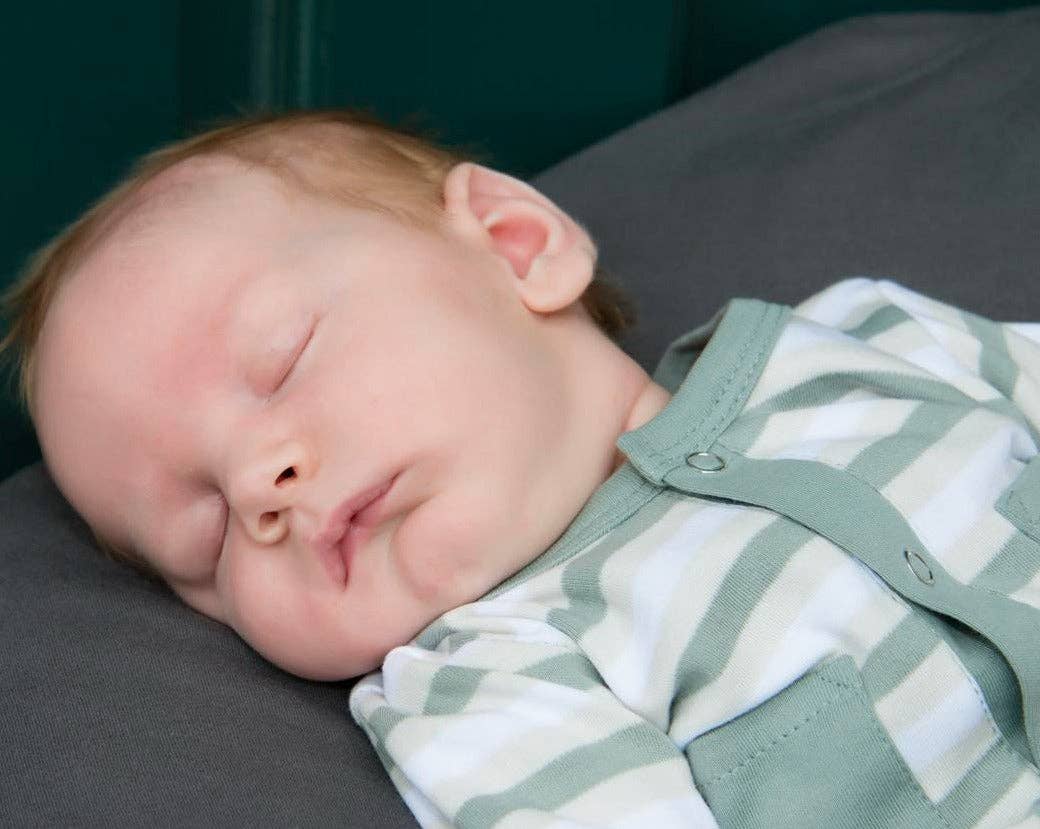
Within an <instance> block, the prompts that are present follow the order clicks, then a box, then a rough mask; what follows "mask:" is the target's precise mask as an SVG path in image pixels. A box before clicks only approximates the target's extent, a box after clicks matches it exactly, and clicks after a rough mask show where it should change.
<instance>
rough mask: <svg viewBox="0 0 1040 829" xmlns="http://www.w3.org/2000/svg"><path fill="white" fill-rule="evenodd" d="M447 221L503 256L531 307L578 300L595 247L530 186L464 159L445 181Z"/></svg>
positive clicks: (550, 306) (589, 276) (555, 307)
mask: <svg viewBox="0 0 1040 829" xmlns="http://www.w3.org/2000/svg"><path fill="white" fill-rule="evenodd" d="M444 206H445V211H446V213H447V214H448V218H449V221H450V222H451V223H452V224H454V225H455V226H456V228H457V229H458V230H460V231H461V232H462V233H463V235H464V236H467V237H468V238H471V239H475V240H477V241H478V242H479V243H481V244H483V245H485V246H487V247H490V248H491V249H493V250H494V252H495V253H497V254H498V255H500V256H502V257H503V258H504V259H506V260H507V261H508V262H509V264H510V266H511V269H512V271H513V273H514V274H515V275H516V277H517V280H518V283H517V288H518V290H519V291H520V293H521V296H522V297H523V299H524V302H525V303H526V304H527V305H528V307H529V308H530V309H531V310H533V311H538V312H541V313H547V312H551V311H554V310H558V309H560V308H563V307H565V306H566V305H568V304H570V303H571V302H574V301H575V300H577V299H578V298H579V297H580V296H581V294H582V292H583V291H584V290H585V288H586V286H587V285H588V283H589V282H590V281H591V280H592V273H593V269H594V268H595V263H596V248H595V245H594V244H593V243H592V240H591V239H590V238H589V236H588V234H587V233H586V232H585V230H584V229H583V228H582V227H580V226H579V225H578V224H577V223H576V222H575V221H574V220H573V219H571V218H570V217H569V216H568V215H567V214H566V213H565V212H564V211H562V210H560V208H558V207H557V206H556V205H555V204H554V203H553V202H552V201H550V200H549V199H548V198H546V197H545V196H543V195H542V194H541V193H539V192H538V191H537V190H536V189H535V188H533V187H531V186H530V185H529V184H526V183H525V182H522V181H520V180H519V179H516V178H514V177H512V176H510V175H507V174H505V173H500V172H498V171H496V170H491V169H489V168H487V167H483V166H481V165H479V164H473V163H471V162H463V163H461V164H458V165H456V166H455V167H453V168H452V169H451V170H450V171H449V172H448V174H447V176H446V177H445V181H444Z"/></svg>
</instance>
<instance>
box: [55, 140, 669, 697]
mask: <svg viewBox="0 0 1040 829" xmlns="http://www.w3.org/2000/svg"><path fill="white" fill-rule="evenodd" d="M444 197H445V205H446V207H447V211H448V217H449V218H448V224H447V232H445V233H443V234H440V235H434V234H424V233H420V232H418V231H415V230H413V229H407V228H405V227H403V226H401V225H399V224H397V223H395V222H393V221H391V220H390V219H388V218H386V217H385V216H381V215H379V214H376V213H373V212H369V211H362V210H353V209H347V208H346V207H343V206H341V205H333V204H331V203H328V202H325V201H320V200H318V199H315V198H312V197H310V196H305V195H303V194H301V193H298V192H291V191H289V190H288V189H287V188H286V187H285V186H284V185H283V184H282V182H281V180H280V179H277V178H276V177H275V176H274V175H273V174H271V173H269V172H267V171H264V170H260V169H253V170H251V171H246V170H244V168H242V167H240V166H239V165H238V164H237V163H235V162H232V161H231V160H228V159H217V158H209V159H198V160H195V161H192V162H188V163H184V164H181V165H179V166H178V167H176V168H174V169H172V170H171V171H168V172H167V173H165V174H163V176H162V177H160V178H159V179H158V180H156V181H155V182H153V184H152V185H151V186H150V187H149V188H148V189H147V190H146V191H145V194H144V196H143V197H142V199H141V200H140V203H139V204H137V205H135V207H134V209H133V210H132V211H131V212H130V213H129V216H130V219H129V220H128V221H127V220H124V221H122V222H121V223H120V224H119V225H117V227H116V229H115V232H114V233H112V234H110V235H109V236H107V237H106V238H105V239H104V240H103V241H102V243H101V245H100V247H99V248H98V249H97V250H96V251H94V252H93V253H92V254H91V255H90V256H89V257H88V258H87V260H86V262H85V263H84V264H83V265H82V266H81V267H80V268H79V269H78V270H77V272H76V273H75V274H74V275H73V276H72V278H71V279H70V281H69V282H68V283H67V284H66V285H65V286H64V287H63V288H62V290H61V291H60V292H59V294H58V296H57V298H56V301H55V304H54V306H53V308H52V311H51V312H50V314H49V315H48V318H47V320H46V323H45V325H44V328H43V331H42V334H41V338H40V342H39V357H38V362H37V370H36V375H35V379H36V383H37V389H38V398H37V402H38V405H37V406H36V410H37V424H36V425H37V432H38V434H39V437H40V444H41V447H42V449H43V454H44V459H45V461H46V463H47V465H48V467H49V469H50V470H51V473H52V475H53V476H54V478H55V481H56V482H57V484H58V486H59V488H60V489H61V491H62V492H63V493H64V495H65V496H66V498H67V499H68V500H69V502H70V503H71V504H72V505H73V506H74V507H75V508H76V509H77V511H78V512H79V513H80V514H81V515H82V516H83V517H84V519H85V520H86V521H87V522H88V523H89V524H90V526H91V527H92V528H93V529H94V530H95V532H97V533H98V534H100V535H101V536H102V537H105V538H107V539H109V540H111V541H112V542H114V543H116V544H118V545H121V546H125V547H129V548H132V549H134V550H136V551H137V552H138V553H139V554H141V555H142V556H143V557H145V558H146V559H147V560H148V561H150V562H151V563H152V564H153V565H154V566H155V567H156V568H157V569H158V570H159V572H160V573H161V574H162V575H163V577H164V579H165V580H166V582H167V583H168V584H169V585H170V587H171V588H172V589H173V591H174V592H176V593H177V595H179V596H180V597H181V598H182V599H183V600H184V601H185V602H187V603H188V604H189V605H190V606H192V607H194V608H195V609H197V610H198V611H200V612H202V613H204V614H206V615H208V616H210V617H212V618H214V619H217V620H219V621H221V622H224V623H226V624H228V625H230V626H231V627H232V628H234V629H235V630H236V631H237V632H238V633H239V634H240V635H241V636H242V637H243V638H244V639H245V640H246V641H247V642H248V643H250V644H251V645H252V646H253V647H254V648H256V650H258V651H259V652H260V653H261V654H263V655H264V656H265V657H266V658H267V659H269V660H271V661H272V662H274V663H275V664H277V665H279V666H281V667H282V668H284V669H285V670H288V671H290V672H292V673H295V674H298V675H300V676H304V677H308V678H313V679H323V680H325V679H342V678H346V677H350V676H355V675H358V674H360V673H364V672H366V671H368V670H371V669H373V668H376V667H378V665H379V664H380V662H381V661H382V659H383V657H384V656H385V655H386V654H387V653H388V652H389V651H390V650H391V649H392V648H393V647H395V646H397V645H400V644H404V643H405V642H407V641H408V640H409V639H411V638H412V637H413V636H414V635H415V634H416V633H417V632H418V631H420V630H421V629H422V628H423V627H424V626H426V625H427V624H429V623H430V622H431V621H433V620H434V619H435V618H436V617H437V616H438V615H440V614H441V613H443V612H445V611H447V610H449V609H451V608H453V607H457V606H459V605H461V604H464V603H466V602H468V601H471V600H473V599H475V598H477V597H479V596H480V595H481V594H483V593H484V592H486V591H487V590H488V589H490V588H491V587H493V586H494V585H496V584H498V583H499V582H500V581H502V580H503V579H505V578H506V577H508V576H509V575H510V574H512V573H513V572H515V571H517V570H518V569H520V568H521V567H523V566H524V565H525V564H526V563H528V562H529V561H531V560H532V559H534V558H535V557H537V556H538V555H539V554H540V553H541V552H542V551H544V550H545V549H546V548H547V547H548V546H549V545H551V544H552V542H553V541H554V540H555V539H556V538H558V537H559V535H560V534H561V533H562V532H563V530H564V529H566V527H567V525H568V524H569V523H570V522H571V520H572V519H573V518H574V516H575V515H577V513H578V512H579V511H580V509H581V507H582V506H583V505H584V503H585V502H586V501H587V500H588V498H589V496H590V495H591V494H592V492H593V491H594V490H595V489H596V488H597V487H598V486H599V485H600V484H601V483H602V482H603V481H604V480H605V479H606V477H608V476H609V475H610V474H611V472H612V471H613V470H614V469H616V468H617V466H618V465H619V464H620V463H621V462H623V460H624V458H623V457H622V456H621V455H620V454H619V453H618V452H617V450H616V448H615V446H614V442H615V441H616V440H617V438H618V436H619V435H620V434H621V433H622V432H624V431H628V430H630V429H633V428H637V427H638V426H640V425H642V424H643V423H645V422H646V421H647V420H649V419H650V418H651V417H652V416H653V415H654V414H656V413H657V412H658V411H660V410H661V408H663V406H664V405H665V403H666V402H667V400H668V393H667V392H666V391H665V390H664V389H662V388H661V387H659V386H657V385H656V384H654V383H653V382H652V381H651V380H650V378H649V377H648V376H647V374H646V373H645V372H644V371H643V370H642V369H641V368H640V367H639V366H638V364H636V363H635V362H634V361H633V360H632V359H631V358H629V357H628V356H627V355H626V354H624V352H623V351H621V350H620V349H619V348H617V346H615V345H614V344H613V343H611V342H610V340H609V339H608V338H607V337H605V336H604V335H603V334H602V333H601V332H599V331H598V330H597V329H596V327H595V325H594V324H593V323H592V322H591V320H590V319H589V318H588V315H587V314H586V313H585V311H584V309H583V308H582V307H581V305H580V303H579V302H578V298H579V297H580V295H581V293H582V291H583V290H584V288H585V286H586V285H587V284H588V281H589V279H590V278H591V275H592V268H593V265H594V261H595V249H594V247H593V245H592V242H591V240H590V239H589V237H588V235H587V234H586V233H585V232H584V230H582V229H581V228H580V227H579V226H578V225H577V224H576V223H575V222H573V221H572V220H571V219H570V218H569V217H568V216H567V215H566V214H565V213H564V212H562V211H561V210H559V208H557V207H556V206H555V205H554V204H553V203H552V202H551V201H549V200H548V199H546V198H545V197H544V196H542V195H541V194H540V193H538V192H537V191H536V190H534V189H533V188H531V187H529V186H528V185H526V184H524V183H523V182H520V181H518V180H516V179H514V178H512V177H510V176H506V175H504V174H501V173H497V172H495V171H492V170H488V169H487V168H484V167H480V166H477V165H473V164H461V165H459V166H457V167H456V168H454V169H453V170H452V171H451V173H450V174H449V176H448V179H447V181H446V184H445V192H444ZM142 206H143V207H142ZM304 345H305V346H306V347H305V348H304V347H303V346H304ZM283 378H284V379H283ZM393 476H397V477H396V479H395V480H394V486H393V488H392V489H391V490H390V492H389V493H388V494H387V496H386V497H385V498H384V499H383V501H382V502H381V503H380V505H379V509H378V510H377V512H376V514H375V520H374V522H373V526H372V528H371V531H370V533H369V534H368V537H367V538H363V539H362V543H361V544H360V545H359V547H358V549H357V551H356V555H355V556H354V557H353V559H352V560H351V561H350V565H349V572H348V573H347V577H346V581H345V582H344V581H343V580H342V579H337V578H333V576H332V575H331V574H330V570H329V567H328V566H327V563H326V562H325V561H323V557H322V556H321V555H320V554H319V552H318V551H317V549H316V539H318V538H319V536H320V531H321V529H322V528H323V526H324V525H325V524H326V523H327V521H328V518H329V515H330V514H331V513H332V511H333V510H334V509H335V508H336V507H337V505H339V504H341V503H342V502H343V501H344V500H345V499H347V498H349V497H350V496H352V495H356V494H357V493H359V492H361V491H362V490H364V489H366V488H368V487H371V486H374V485H377V484H380V483H382V482H385V481H388V480H389V479H391V478H392V477H393Z"/></svg>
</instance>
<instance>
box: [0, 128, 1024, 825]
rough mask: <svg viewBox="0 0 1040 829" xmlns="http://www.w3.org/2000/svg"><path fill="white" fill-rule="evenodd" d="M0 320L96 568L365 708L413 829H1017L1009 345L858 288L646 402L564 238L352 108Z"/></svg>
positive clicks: (753, 315) (261, 146) (650, 385)
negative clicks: (148, 589)
mask: <svg viewBox="0 0 1040 829" xmlns="http://www.w3.org/2000/svg"><path fill="white" fill-rule="evenodd" d="M693 285H694V283H693V282H691V287H690V288H689V289H690V290H693V289H694V288H693V287H692V286H693ZM682 289H683V286H676V290H682ZM6 303H7V309H8V314H9V317H10V319H11V326H10V332H9V334H8V336H7V338H6V339H5V341H4V343H3V347H4V348H6V349H8V350H11V351H16V352H17V354H18V357H19V363H18V369H19V380H20V389H21V392H22V397H23V402H24V404H25V406H26V408H27V411H28V412H29V414H30V416H31V418H32V421H33V423H34V425H35V427H36V431H37V434H38V437H39V442H40V447H41V450H42V453H43V459H44V462H45V464H46V466H47V469H48V470H49V472H50V474H51V475H52V477H53V479H54V481H55V483H56V485H57V486H58V488H59V489H60V490H61V492H62V493H63V495H64V496H65V497H66V498H67V500H68V501H69V503H70V504H71V505H72V506H73V507H74V508H75V509H76V511H77V512H78V513H79V514H80V515H81V516H82V518H83V519H84V521H85V522H86V523H87V525H88V526H89V527H90V529H91V531H92V533H93V534H94V536H95V538H96V539H97V541H98V544H99V546H100V547H101V548H102V549H104V550H106V551H107V552H108V553H109V554H110V555H112V556H113V557H115V558H117V559H119V560H121V561H125V562H126V563H128V564H130V565H133V566H134V567H136V568H137V569H139V570H141V571H142V572H143V573H146V574H148V575H150V576H152V577H155V578H158V579H161V580H162V581H163V582H164V583H165V584H166V585H168V586H169V588H170V590H171V591H172V592H173V593H174V594H176V596H178V597H179V598H180V599H181V600H183V601H184V602H185V603H187V604H188V605H190V606H191V607H193V608H194V609H196V610H197V611H198V612H200V613H203V614H205V615H206V616H209V617H211V618H213V619H216V620H219V621H220V622H223V623H224V624H226V625H228V626H229V627H230V628H232V629H233V630H235V631H236V632H237V633H238V634H239V635H240V636H241V637H242V638H243V639H244V640H245V641H246V642H247V643H249V645H251V646H252V647H253V648H254V649H255V650H256V651H257V652H258V653H259V654H261V655H262V656H263V657H265V658H266V659H268V660H269V661H271V662H272V663H274V664H276V665H278V666H280V667H282V668H283V669H285V670H287V671H289V672H292V673H294V674H297V675H299V676H302V677H306V678H309V679H314V680H339V679H344V678H348V677H355V676H362V675H363V677H362V679H360V680H359V681H358V683H357V684H356V685H355V686H354V688H353V691H352V692H351V696H350V711H351V713H352V715H353V717H354V719H355V720H356V721H357V722H358V723H359V724H360V725H361V727H362V728H363V729H364V730H365V731H366V733H367V734H368V735H369V737H370V738H371V740H372V742H373V744H374V745H375V748H376V750H377V752H378V754H379V756H380V758H381V759H382V761H383V763H384V764H385V766H386V768H387V771H388V773H389V774H390V776H391V779H392V780H393V782H394V784H395V785H396V787H397V788H398V790H399V792H400V793H401V795H402V796H403V797H404V799H405V801H406V802H407V803H408V805H409V807H410V808H411V810H412V812H413V813H414V814H415V816H416V818H417V819H418V820H419V822H420V823H421V824H422V825H424V826H464V827H470V826H473V827H491V826H495V827H540V826H559V827H564V826H573V827H577V826H624V827H672V826H675V827H679V826H682V827H690V826H695V827H701V826H722V827H728V826H734V827H738V826H739V827H751V826H763V827H812V826H820V827H849V829H852V828H853V827H854V828H855V829H862V828H863V827H914V829H920V827H933V826H934V827H968V826H972V827H1004V826H1012V825H1015V826H1018V825H1022V826H1025V825H1035V826H1040V777H1038V774H1037V767H1036V762H1037V758H1038V756H1040V651H1038V649H1037V647H1036V643H1037V641H1040V460H1037V457H1038V456H1037V448H1038V442H1040V336H1038V333H1037V326H1032V325H1026V324H1022V325H1014V324H1008V323H998V322H994V321H991V320H987V319H984V318H982V317H980V316H977V315H975V314H972V313H970V312H968V311H965V310H961V309H958V308H955V307H952V306H950V305H948V304H945V303H943V302H941V301H939V300H936V299H932V298H929V297H926V296H923V295H921V294H918V293H915V292H914V291H912V290H910V289H908V288H906V287H904V286H903V285H900V284H898V283H896V282H892V281H889V280H885V279H868V278H852V279H845V280H843V281H840V282H837V283H835V284H834V285H832V286H831V287H829V288H827V289H825V290H824V291H822V292H821V293H819V294H817V295H815V296H813V297H810V298H809V299H807V300H806V301H804V302H803V303H801V304H800V305H798V306H796V307H793V308H792V307H788V306H783V305H778V304H774V303H769V302H764V301H760V300H756V299H743V298H736V299H733V300H731V301H729V302H728V303H726V305H725V306H724V307H723V308H721V309H719V310H718V311H717V312H716V313H715V314H714V315H713V316H711V318H710V319H709V320H708V321H707V322H705V323H703V324H701V325H698V326H696V327H694V328H692V329H691V330H690V331H689V332H687V333H686V334H683V335H682V336H680V337H678V338H677V339H675V340H674V342H673V343H672V345H671V346H670V347H669V348H668V350H667V351H666V352H665V354H664V355H663V356H662V358H661V361H660V364H659V365H658V367H657V369H656V370H655V372H654V374H653V376H652V377H651V376H650V375H648V374H647V373H646V372H645V371H644V370H643V369H642V368H641V367H640V366H639V365H638V364H637V363H636V362H635V361H634V360H633V359H632V358H631V357H630V356H629V355H627V354H626V353H625V352H624V351H623V350H622V348H621V347H620V345H619V340H620V336H621V334H622V333H623V332H624V331H625V329H626V327H627V326H628V325H629V324H630V323H631V321H632V312H631V310H630V303H629V302H628V301H627V300H626V299H625V297H624V296H623V294H622V293H621V292H620V291H619V289H618V288H617V287H615V286H613V285H612V284H611V283H610V282H607V281H605V280H604V278H603V276H602V274H601V272H600V271H599V270H598V269H597V251H596V246H595V244H594V243H593V241H592V239H591V238H590V235H589V233H588V232H587V230H586V229H585V228H583V227H582V226H581V224H579V223H578V222H577V221H576V220H575V219H573V218H571V217H570V216H568V215H567V213H566V212H564V211H563V210H561V209H560V208H559V207H558V206H557V205H555V204H554V203H553V202H552V201H551V200H550V199H548V198H546V197H545V196H544V195H543V194H541V193H540V192H538V191H537V190H536V189H534V188H533V187H531V186H529V185H527V184H526V183H524V182H522V181H520V180H518V179H516V178H514V177H512V176H509V175H507V174H505V173H502V172H499V171H496V170H493V169H491V168H489V167H487V166H484V165H482V164H479V163H476V162H475V161H473V160H469V159H467V158H465V157H463V156H462V155H460V154H458V153H456V152H453V151H450V150H448V149H446V148H444V147H440V146H437V145H436V144H435V143H434V142H432V141H430V140H428V139H426V138H423V137H422V136H419V135H415V134H411V133H407V132H404V131H402V130H398V129H394V128H392V127H390V126H389V125H386V124H383V123H381V122H379V121H378V120H376V119H375V118H374V117H372V116H367V115H362V114H359V113H356V112H351V111H340V110H321V111H311V112H296V113H290V114H287V115H282V116H265V117H255V118H242V119H238V120H236V121H233V122H229V123H227V124H225V125H223V126H220V127H217V128H215V129H212V130H210V131H209V132H206V133H203V134H201V135H198V136H195V137H192V138H188V139H185V140H183V141H180V142H177V143H174V144H171V145H169V146H166V147H163V148H161V149H159V150H157V151H155V152H153V153H152V154H151V155H149V156H147V157H146V158H144V159H143V160H142V161H141V162H139V164H138V165H137V167H136V168H135V169H134V170H133V171H132V172H131V173H130V175H129V176H128V177H127V178H126V179H125V180H124V181H123V182H121V183H120V184H119V185H118V186H117V187H116V188H115V189H114V190H112V191H111V192H110V193H108V194H107V195H105V196H104V197H102V198H101V199H100V200H99V201H98V202H97V203H96V204H95V205H93V206H92V207H91V208H90V209H89V210H88V211H87V212H86V213H85V214H84V215H83V216H82V217H81V218H80V219H78V220H77V221H76V222H75V223H73V224H72V225H70V226H69V227H68V228H66V229H65V230H64V231H63V232H62V233H61V234H59V235H58V237H57V238H55V239H54V240H53V241H51V242H50V243H49V244H48V245H46V246H45V247H44V248H42V249H41V250H40V251H39V253H38V254H37V255H36V256H35V257H34V258H33V259H32V260H31V261H30V262H29V265H28V267H27V269H26V271H25V273H24V275H23V278H22V279H21V281H20V282H19V283H18V284H17V285H16V286H15V287H14V288H13V289H11V290H10V291H9V292H8V295H7V297H6Z"/></svg>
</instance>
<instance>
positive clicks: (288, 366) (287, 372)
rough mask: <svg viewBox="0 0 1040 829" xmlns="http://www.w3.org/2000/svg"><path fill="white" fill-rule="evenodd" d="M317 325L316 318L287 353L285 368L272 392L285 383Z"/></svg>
mask: <svg viewBox="0 0 1040 829" xmlns="http://www.w3.org/2000/svg"><path fill="white" fill-rule="evenodd" d="M317 327H318V323H317V320H315V321H314V322H313V324H312V325H311V327H310V330H309V331H308V332H307V335H306V336H305V337H304V338H303V339H302V340H301V341H300V344H299V346H297V348H295V349H294V350H293V352H292V353H291V354H290V355H289V360H288V361H287V362H286V365H285V370H284V371H283V372H282V375H281V377H280V379H279V380H278V382H277V383H276V384H275V386H274V389H273V390H272V394H273V393H274V392H276V391H278V389H280V388H281V387H282V386H283V385H285V381H286V380H288V379H289V377H290V375H291V374H292V373H293V369H295V368H296V364H297V363H298V362H299V361H300V357H302V356H303V352H304V351H306V350H307V346H308V345H310V342H311V340H312V339H313V338H314V332H315V330H316V329H317Z"/></svg>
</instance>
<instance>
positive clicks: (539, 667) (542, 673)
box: [520, 652, 603, 691]
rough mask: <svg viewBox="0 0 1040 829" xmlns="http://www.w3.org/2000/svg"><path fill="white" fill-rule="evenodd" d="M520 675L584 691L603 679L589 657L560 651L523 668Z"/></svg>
mask: <svg viewBox="0 0 1040 829" xmlns="http://www.w3.org/2000/svg"><path fill="white" fill-rule="evenodd" d="M520 676H527V677H531V678H532V679H543V680H545V681H546V682H554V683H556V684H557V685H566V686H567V687H568V688H576V689H577V690H579V691H585V690H588V689H589V688H593V687H596V686H598V685H602V684H603V679H602V678H601V677H600V675H599V673H598V672H597V671H596V669H595V668H594V667H593V666H592V663H591V662H590V661H589V658H588V657H587V656H585V655H584V654H582V653H577V652H575V653H562V654H558V655H556V656H550V657H548V658H547V659H543V660H542V661H541V662H536V663H535V664H533V665H530V666H528V667H527V668H524V670H522V671H520Z"/></svg>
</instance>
